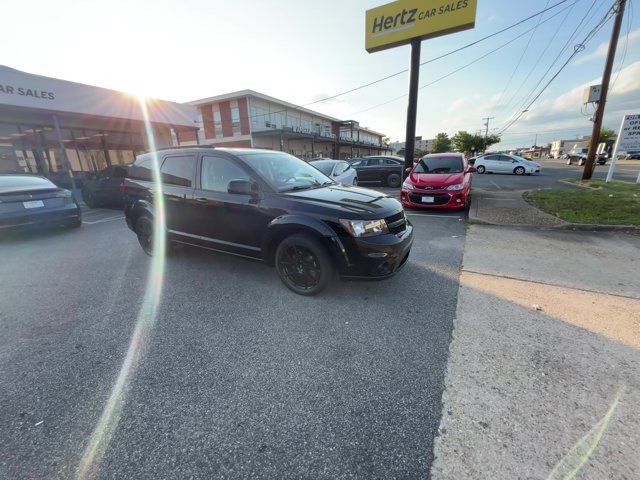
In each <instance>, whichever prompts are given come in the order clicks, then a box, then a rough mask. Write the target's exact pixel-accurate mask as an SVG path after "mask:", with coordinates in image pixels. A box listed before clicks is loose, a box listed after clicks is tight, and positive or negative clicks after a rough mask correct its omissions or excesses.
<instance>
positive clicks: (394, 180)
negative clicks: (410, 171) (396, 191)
mask: <svg viewBox="0 0 640 480" xmlns="http://www.w3.org/2000/svg"><path fill="white" fill-rule="evenodd" d="M387 185H388V186H389V187H392V188H398V187H399V186H400V175H398V174H397V173H391V174H390V175H389V176H388V177H387Z"/></svg>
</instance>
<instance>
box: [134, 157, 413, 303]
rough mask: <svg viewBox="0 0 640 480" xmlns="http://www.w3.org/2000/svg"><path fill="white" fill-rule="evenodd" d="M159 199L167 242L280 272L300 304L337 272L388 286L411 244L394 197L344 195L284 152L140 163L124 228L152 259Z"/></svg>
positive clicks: (358, 191)
mask: <svg viewBox="0 0 640 480" xmlns="http://www.w3.org/2000/svg"><path fill="white" fill-rule="evenodd" d="M156 158H157V165H158V167H159V168H160V179H155V176H154V174H153V172H154V171H157V170H155V169H154V165H155V164H156V160H155V159H156ZM154 179H155V180H154ZM158 180H159V181H158ZM160 191H161V192H162V197H163V198H164V211H165V220H166V234H167V240H168V242H170V243H182V244H188V245H194V246H197V247H202V248H205V249H210V250H216V251H221V252H225V253H230V254H233V255H239V256H242V257H249V258H252V259H258V260H262V261H264V262H266V263H268V264H270V265H275V267H276V269H277V271H278V274H279V276H280V278H281V279H282V281H283V282H284V284H285V285H286V286H287V287H289V288H290V289H291V290H293V291H294V292H296V293H299V294H302V295H314V294H316V293H318V292H320V291H321V290H322V289H323V288H325V287H326V286H327V284H328V283H329V281H330V280H331V278H332V277H333V276H334V273H335V272H336V271H337V272H338V273H339V274H340V275H342V276H343V277H350V278H373V279H382V278H386V277H390V276H391V275H393V274H394V273H395V272H397V271H398V270H399V269H400V267H402V266H403V265H404V263H405V262H406V261H407V258H408V256H409V250H410V249H411V244H412V241H413V233H412V232H413V227H412V225H411V223H410V222H409V221H408V220H407V218H406V217H405V214H404V211H403V209H402V206H401V205H400V202H398V201H397V200H395V199H394V198H390V197H388V196H387V195H384V194H382V193H379V192H375V191H373V190H368V189H364V188H360V187H351V186H348V187H345V186H340V185H338V184H336V183H335V182H333V181H332V180H331V179H330V178H328V177H327V176H325V175H324V174H323V173H321V172H320V171H319V170H317V169H315V168H314V167H312V166H311V165H309V164H308V163H306V162H304V161H302V160H299V159H298V158H296V157H294V156H292V155H289V154H286V153H283V152H275V151H271V150H254V149H226V148H212V147H190V148H173V149H166V150H160V151H158V152H155V154H154V153H145V154H143V155H140V156H138V157H137V159H136V161H135V163H134V164H133V165H132V166H131V168H130V170H129V172H128V177H127V179H126V181H125V216H126V220H127V225H128V226H129V228H130V229H131V230H133V231H134V232H135V233H136V235H137V236H138V240H139V242H140V245H141V246H142V248H143V249H144V251H145V252H146V253H147V254H149V255H151V254H152V253H153V231H154V228H153V225H154V218H155V215H156V213H155V212H156V211H157V208H156V204H157V199H156V193H158V192H160Z"/></svg>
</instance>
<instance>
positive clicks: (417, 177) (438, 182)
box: [407, 172, 464, 187]
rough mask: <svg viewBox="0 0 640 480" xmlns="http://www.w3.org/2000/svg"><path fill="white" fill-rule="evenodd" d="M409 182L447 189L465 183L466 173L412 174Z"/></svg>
mask: <svg viewBox="0 0 640 480" xmlns="http://www.w3.org/2000/svg"><path fill="white" fill-rule="evenodd" d="M407 180H409V182H411V183H413V184H414V185H423V186H428V187H447V186H449V185H456V184H458V183H462V182H463V181H464V173H462V172H460V173H412V174H411V175H409V177H408V179H407Z"/></svg>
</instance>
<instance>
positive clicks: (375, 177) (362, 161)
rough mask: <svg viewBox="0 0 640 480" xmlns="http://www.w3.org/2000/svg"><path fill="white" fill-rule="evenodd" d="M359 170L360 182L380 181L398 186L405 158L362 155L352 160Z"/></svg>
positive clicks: (383, 183) (387, 184)
mask: <svg viewBox="0 0 640 480" xmlns="http://www.w3.org/2000/svg"><path fill="white" fill-rule="evenodd" d="M350 163H351V166H352V167H353V168H355V169H356V172H358V182H359V183H368V182H371V183H374V182H375V183H380V184H382V185H386V186H388V187H393V188H397V187H399V186H400V182H401V181H402V171H403V169H404V159H402V158H401V157H384V156H381V157H374V156H371V157H360V158H354V159H352V160H350Z"/></svg>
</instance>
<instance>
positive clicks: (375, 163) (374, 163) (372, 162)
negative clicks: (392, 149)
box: [367, 158, 382, 167]
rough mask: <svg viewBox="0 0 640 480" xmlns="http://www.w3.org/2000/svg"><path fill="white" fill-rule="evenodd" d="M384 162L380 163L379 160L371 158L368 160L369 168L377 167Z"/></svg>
mask: <svg viewBox="0 0 640 480" xmlns="http://www.w3.org/2000/svg"><path fill="white" fill-rule="evenodd" d="M381 163H382V162H381V161H380V159H379V158H370V159H368V160H367V166H368V167H377V166H379V165H380V164H381Z"/></svg>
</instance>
